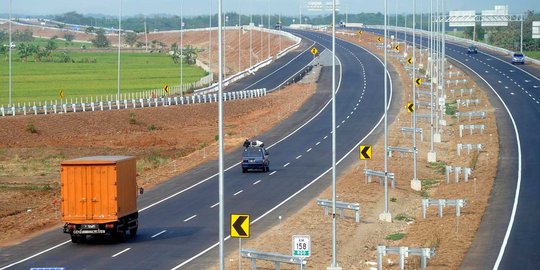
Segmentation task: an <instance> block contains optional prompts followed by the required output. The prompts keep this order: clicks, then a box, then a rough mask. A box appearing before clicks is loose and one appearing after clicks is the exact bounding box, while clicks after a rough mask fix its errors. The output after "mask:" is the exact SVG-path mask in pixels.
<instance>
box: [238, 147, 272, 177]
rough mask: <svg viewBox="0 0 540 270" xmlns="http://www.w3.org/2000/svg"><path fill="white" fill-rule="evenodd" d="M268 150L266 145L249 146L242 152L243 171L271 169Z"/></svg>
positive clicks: (265, 170)
mask: <svg viewBox="0 0 540 270" xmlns="http://www.w3.org/2000/svg"><path fill="white" fill-rule="evenodd" d="M268 154H269V153H268V151H266V149H264V147H259V146H249V147H246V148H244V151H243V152H242V172H243V173H245V172H247V171H248V170H261V171H263V172H267V171H269V170H270V160H269V159H268Z"/></svg>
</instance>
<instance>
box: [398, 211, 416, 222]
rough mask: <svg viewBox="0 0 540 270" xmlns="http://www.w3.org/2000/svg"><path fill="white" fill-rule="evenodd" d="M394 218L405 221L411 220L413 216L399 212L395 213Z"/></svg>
mask: <svg viewBox="0 0 540 270" xmlns="http://www.w3.org/2000/svg"><path fill="white" fill-rule="evenodd" d="M394 220H400V221H406V222H409V221H413V220H414V218H413V217H411V216H409V215H407V214H404V213H400V214H397V215H396V216H395V217H394Z"/></svg>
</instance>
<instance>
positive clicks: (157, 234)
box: [150, 230, 167, 238]
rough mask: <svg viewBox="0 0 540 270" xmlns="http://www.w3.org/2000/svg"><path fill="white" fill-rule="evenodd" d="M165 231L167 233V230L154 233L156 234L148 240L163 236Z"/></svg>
mask: <svg viewBox="0 0 540 270" xmlns="http://www.w3.org/2000/svg"><path fill="white" fill-rule="evenodd" d="M166 231H167V230H163V231H161V232H158V233H156V234H154V235H152V236H150V238H155V237H157V236H159V235H161V234H164V233H165V232H166Z"/></svg>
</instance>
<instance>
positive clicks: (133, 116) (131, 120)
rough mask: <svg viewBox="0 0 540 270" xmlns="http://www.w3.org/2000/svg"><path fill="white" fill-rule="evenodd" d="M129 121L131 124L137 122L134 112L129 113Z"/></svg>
mask: <svg viewBox="0 0 540 270" xmlns="http://www.w3.org/2000/svg"><path fill="white" fill-rule="evenodd" d="M129 123H130V124H131V125H135V124H137V119H135V114H134V113H130V114H129Z"/></svg>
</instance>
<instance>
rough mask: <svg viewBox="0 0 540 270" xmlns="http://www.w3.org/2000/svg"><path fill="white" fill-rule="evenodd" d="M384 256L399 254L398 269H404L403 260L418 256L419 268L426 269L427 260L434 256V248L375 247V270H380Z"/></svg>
mask: <svg viewBox="0 0 540 270" xmlns="http://www.w3.org/2000/svg"><path fill="white" fill-rule="evenodd" d="M386 254H399V269H401V270H403V269H405V258H406V257H409V255H416V256H420V268H421V269H424V268H426V267H427V259H431V258H432V257H433V256H435V248H414V247H387V246H382V245H379V246H377V269H378V270H382V257H383V256H384V255H386Z"/></svg>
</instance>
